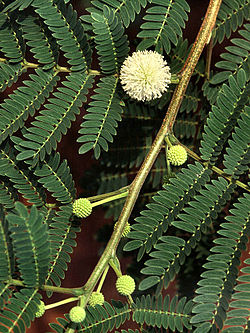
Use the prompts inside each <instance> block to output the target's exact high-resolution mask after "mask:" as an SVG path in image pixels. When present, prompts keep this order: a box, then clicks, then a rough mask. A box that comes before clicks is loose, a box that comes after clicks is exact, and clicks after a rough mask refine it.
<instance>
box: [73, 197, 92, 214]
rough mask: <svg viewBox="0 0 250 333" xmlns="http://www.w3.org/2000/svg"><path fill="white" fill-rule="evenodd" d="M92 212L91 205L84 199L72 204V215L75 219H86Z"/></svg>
mask: <svg viewBox="0 0 250 333" xmlns="http://www.w3.org/2000/svg"><path fill="white" fill-rule="evenodd" d="M91 212H92V205H91V203H90V201H89V200H88V199H86V198H80V199H77V200H75V201H74V203H73V214H75V215H76V216H77V217H87V216H89V215H90V214H91Z"/></svg>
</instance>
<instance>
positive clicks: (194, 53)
mask: <svg viewBox="0 0 250 333" xmlns="http://www.w3.org/2000/svg"><path fill="white" fill-rule="evenodd" d="M221 1H222V0H210V3H209V6H208V9H207V12H206V16H205V18H204V20H203V23H202V25H201V27H200V30H199V33H198V35H197V37H196V40H195V43H194V44H193V47H192V49H191V51H190V53H189V56H188V58H187V61H186V62H185V64H184V66H183V69H182V75H181V79H180V82H179V84H178V86H177V87H176V89H175V91H174V94H173V97H172V100H171V102H170V105H169V108H168V111H167V113H166V116H165V118H164V120H163V123H162V126H161V128H160V130H159V132H158V134H157V136H156V138H155V140H154V142H153V144H152V146H151V148H150V151H149V153H148V155H147V156H146V158H145V160H144V162H143V164H142V166H141V168H140V170H139V171H138V173H137V176H136V177H135V179H134V181H133V183H132V184H131V186H130V188H129V193H128V197H127V200H126V202H125V204H124V207H123V209H122V212H121V215H120V217H119V220H118V225H117V228H116V229H115V230H114V232H113V234H112V236H111V238H110V240H109V242H108V244H107V246H106V248H105V250H104V252H103V254H102V256H101V258H100V260H99V261H98V263H97V265H96V267H95V268H94V270H93V272H92V274H91V275H90V277H89V279H88V281H87V283H86V284H85V286H84V289H85V290H86V292H87V293H88V294H90V293H91V292H92V290H93V288H94V287H95V285H96V283H97V282H98V280H99V278H100V276H101V274H102V272H103V270H104V269H105V267H106V266H107V264H108V262H109V260H110V259H111V258H112V256H113V255H114V253H115V251H116V248H117V246H118V244H119V241H120V238H121V235H122V231H123V229H124V227H125V225H126V222H127V221H128V219H129V217H130V215H131V212H132V209H133V208H134V205H135V202H136V200H137V198H138V195H139V192H140V190H141V188H142V185H143V183H144V181H145V179H146V177H147V175H148V174H149V171H150V170H151V168H152V166H153V164H154V162H155V160H156V158H157V156H158V154H159V152H160V150H161V147H162V144H163V142H164V138H165V136H166V135H167V134H169V133H170V132H171V131H172V127H173V125H174V121H175V118H176V115H177V113H178V110H179V108H180V105H181V102H182V98H183V96H184V94H185V91H186V89H187V86H188V83H189V80H190V78H191V76H192V73H193V71H194V69H195V66H196V64H197V62H198V60H199V57H200V55H201V53H202V51H203V49H204V47H205V45H206V44H207V42H208V41H209V39H210V36H211V33H212V30H213V27H214V25H215V21H216V17H217V14H218V11H219V8H220V5H221ZM87 298H88V297H87ZM86 301H87V299H86Z"/></svg>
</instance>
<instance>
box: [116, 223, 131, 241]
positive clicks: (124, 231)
mask: <svg viewBox="0 0 250 333" xmlns="http://www.w3.org/2000/svg"><path fill="white" fill-rule="evenodd" d="M117 223H118V222H116V223H115V225H114V229H116V228H117ZM129 232H130V224H129V223H128V222H127V223H126V224H125V227H124V229H123V232H122V237H126V236H127V235H128V233H129Z"/></svg>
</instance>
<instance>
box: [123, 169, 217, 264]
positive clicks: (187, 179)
mask: <svg viewBox="0 0 250 333" xmlns="http://www.w3.org/2000/svg"><path fill="white" fill-rule="evenodd" d="M210 174H211V171H210V170H208V169H206V168H204V167H203V166H202V165H201V164H199V163H196V164H195V165H188V167H187V168H182V170H181V172H180V173H178V174H177V175H176V178H171V179H170V184H167V185H164V189H163V190H162V191H159V192H158V193H157V195H156V196H154V197H153V202H152V203H150V204H148V205H147V206H146V207H147V210H143V211H142V212H141V216H139V217H137V218H136V219H135V221H136V223H135V224H133V225H132V226H131V227H132V231H131V232H130V233H129V235H128V238H130V239H135V240H137V243H136V246H137V248H139V252H138V256H137V259H138V260H140V259H141V258H142V256H143V254H144V253H145V252H147V253H148V252H150V251H151V248H152V246H153V245H154V244H155V243H156V242H157V240H158V238H159V237H160V236H161V235H162V234H163V233H164V232H166V230H167V229H168V226H169V224H171V223H172V222H173V221H174V220H175V218H176V216H177V215H178V213H179V212H180V211H181V210H182V208H183V206H184V204H185V203H187V202H189V200H190V198H191V197H192V196H193V195H194V194H195V193H196V191H199V190H200V188H201V186H202V185H203V184H204V183H206V182H207V181H208V180H209V178H210ZM144 226H146V228H144ZM131 242H133V243H131ZM131 244H133V246H132V247H133V249H135V242H134V241H130V242H128V243H127V244H126V245H125V247H124V250H125V251H128V250H130V246H131Z"/></svg>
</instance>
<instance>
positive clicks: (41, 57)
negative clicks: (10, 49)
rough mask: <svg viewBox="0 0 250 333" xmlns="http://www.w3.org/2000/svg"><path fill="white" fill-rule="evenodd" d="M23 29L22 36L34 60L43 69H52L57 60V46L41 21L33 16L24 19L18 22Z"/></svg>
mask: <svg viewBox="0 0 250 333" xmlns="http://www.w3.org/2000/svg"><path fill="white" fill-rule="evenodd" d="M19 23H20V24H21V26H22V29H23V36H24V39H25V40H26V43H27V45H28V46H30V48H31V49H30V51H31V52H32V53H33V54H34V58H36V59H37V60H38V62H39V63H40V64H43V69H44V70H48V69H51V68H52V67H54V66H55V65H56V63H57V60H58V45H57V44H56V41H55V39H54V38H53V37H52V36H51V35H50V33H49V31H48V28H47V27H46V25H45V24H43V23H42V22H41V21H39V20H37V18H35V17H33V16H28V17H25V18H24V19H23V20H20V22H19Z"/></svg>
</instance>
